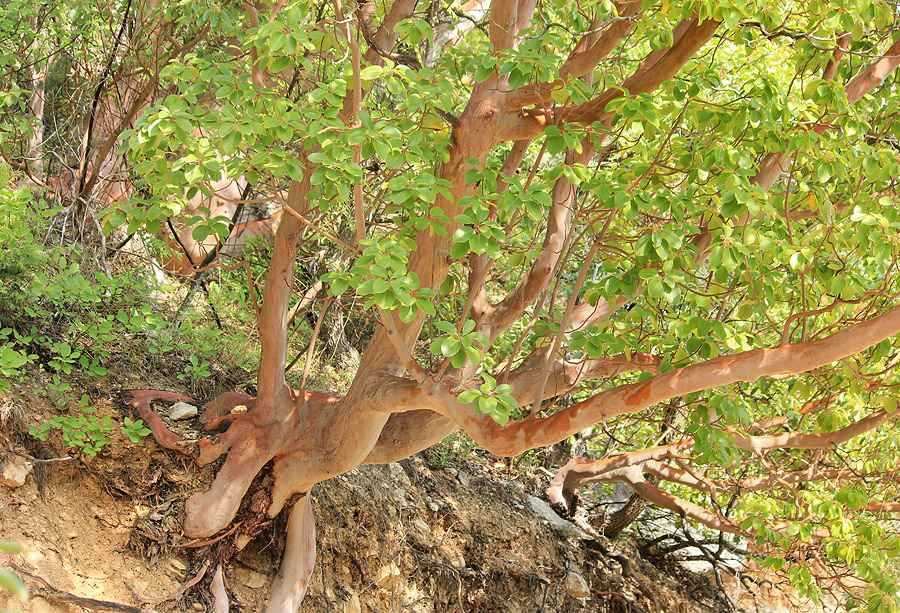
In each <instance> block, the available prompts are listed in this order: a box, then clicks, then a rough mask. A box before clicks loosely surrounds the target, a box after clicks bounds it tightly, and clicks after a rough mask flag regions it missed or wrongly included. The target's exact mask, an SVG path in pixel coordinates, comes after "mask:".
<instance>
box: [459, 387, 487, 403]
mask: <svg viewBox="0 0 900 613" xmlns="http://www.w3.org/2000/svg"><path fill="white" fill-rule="evenodd" d="M479 396H481V392H479V391H478V390H466V391H464V392H462V393H461V394H460V395H459V396H457V397H456V400H457V401H458V402H459V403H460V404H468V403H470V402H474V401H475V400H476V399H478V397H479Z"/></svg>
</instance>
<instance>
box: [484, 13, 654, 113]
mask: <svg viewBox="0 0 900 613" xmlns="http://www.w3.org/2000/svg"><path fill="white" fill-rule="evenodd" d="M640 8H641V3H640V2H625V3H623V4H621V5H620V6H619V7H618V10H619V15H624V17H619V18H617V19H614V20H612V21H611V23H610V24H609V25H608V26H607V27H606V28H605V29H604V30H602V32H601V33H600V34H599V36H598V35H597V32H590V33H588V34H586V35H584V36H583V37H582V39H581V40H580V41H579V42H578V44H577V45H576V46H575V49H574V50H573V51H572V53H571V55H569V58H568V59H567V60H566V61H565V62H564V63H563V65H562V66H561V67H560V69H559V78H558V79H555V80H553V81H548V82H544V83H535V84H532V85H523V86H522V87H518V88H516V89H514V90H512V91H510V92H508V93H507V94H505V95H504V97H503V99H502V101H501V104H502V106H503V109H504V110H505V111H507V112H515V111H518V110H519V109H521V108H522V107H525V106H528V105H530V104H545V103H547V101H549V99H550V96H551V94H552V92H553V90H555V89H559V88H560V87H562V86H563V85H565V83H566V80H567V79H568V78H570V77H571V78H576V79H578V78H581V77H583V76H584V75H586V74H587V73H588V72H590V71H591V70H593V69H594V68H595V67H596V66H597V64H599V63H600V62H601V61H602V60H603V59H604V58H605V57H606V56H608V55H609V54H610V53H611V52H612V50H613V49H615V48H616V45H618V44H619V43H620V42H621V41H622V40H623V39H624V38H625V37H626V36H628V34H629V33H630V32H631V29H632V28H633V27H634V25H635V23H637V17H638V15H639V14H640Z"/></svg>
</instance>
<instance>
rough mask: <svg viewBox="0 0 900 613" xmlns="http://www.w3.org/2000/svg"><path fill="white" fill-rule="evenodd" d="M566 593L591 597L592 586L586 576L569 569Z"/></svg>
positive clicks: (580, 596) (573, 596)
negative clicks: (585, 578)
mask: <svg viewBox="0 0 900 613" xmlns="http://www.w3.org/2000/svg"><path fill="white" fill-rule="evenodd" d="M566 593H567V594H568V595H569V596H571V597H572V598H590V597H591V587H590V586H589V585H588V582H587V581H585V580H584V577H582V576H581V575H579V574H578V573H573V572H571V571H569V573H568V574H567V575H566Z"/></svg>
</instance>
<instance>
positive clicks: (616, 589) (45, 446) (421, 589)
mask: <svg viewBox="0 0 900 613" xmlns="http://www.w3.org/2000/svg"><path fill="white" fill-rule="evenodd" d="M113 377H114V375H113V374H111V375H110V378H109V379H108V380H107V381H104V382H101V384H102V385H105V386H106V387H105V388H98V389H90V390H88V391H89V393H90V395H91V398H92V400H93V402H94V404H93V406H95V407H96V408H97V414H98V415H100V416H104V415H109V416H111V417H112V418H113V419H114V420H115V421H116V422H118V423H120V422H121V421H122V419H123V418H124V417H126V416H130V417H132V418H134V417H135V416H134V415H133V414H132V409H131V408H130V407H128V406H127V405H126V404H125V399H127V397H128V396H127V394H126V390H127V389H130V388H138V387H147V386H148V382H147V380H146V377H144V376H140V377H139V376H138V375H137V374H134V375H129V376H126V375H122V374H119V375H117V378H116V379H113ZM155 383H157V384H158V385H159V386H160V388H161V389H165V388H167V389H170V390H171V391H186V392H189V391H190V390H179V388H178V384H179V383H178V382H176V381H166V380H158V381H156V382H155ZM151 386H152V385H151ZM198 400H200V401H204V400H206V398H199V399H198ZM0 404H4V405H5V414H6V415H7V419H6V422H5V424H4V427H3V430H2V431H0V448H4V449H15V450H18V451H21V452H25V453H28V454H31V455H33V456H35V457H38V458H51V457H59V456H64V455H66V454H69V453H72V455H73V459H71V460H68V461H63V462H54V463H44V464H38V465H37V467H36V468H35V469H34V470H33V471H32V473H31V474H30V475H29V476H28V479H27V481H26V483H25V484H24V485H23V486H21V487H18V488H7V487H3V486H0V538H4V539H8V540H13V541H17V542H19V543H21V544H22V545H24V546H25V550H24V552H23V553H21V554H17V555H14V556H7V557H5V558H3V559H0V565H5V566H7V567H8V568H11V569H13V570H15V571H17V572H18V573H19V574H20V576H22V577H23V579H25V581H26V583H27V585H28V586H29V587H30V588H33V590H34V596H33V597H32V599H31V601H30V602H29V603H28V604H26V605H22V604H20V603H18V602H17V601H15V600H14V599H12V598H11V597H5V596H2V595H0V606H3V605H4V604H5V606H6V607H7V608H10V609H18V610H22V611H30V612H34V613H39V612H43V611H83V610H124V611H128V610H132V611H141V610H145V611H149V610H153V611H159V612H165V611H213V598H212V596H211V594H210V589H209V584H210V577H211V575H212V573H213V570H214V569H215V568H216V567H217V565H218V564H220V563H222V562H223V561H224V568H225V582H226V586H227V588H228V590H229V593H230V597H231V609H232V610H233V611H251V612H254V611H263V610H264V608H265V601H266V598H267V595H268V590H269V587H270V586H271V583H272V578H273V576H274V574H275V572H276V571H277V561H278V557H279V554H280V548H281V535H282V534H283V524H282V521H281V520H280V519H278V518H276V520H273V521H265V520H262V521H260V520H259V519H257V520H255V521H249V520H246V517H248V515H247V513H249V507H250V506H252V505H251V504H249V501H250V500H251V499H252V496H250V497H248V505H247V507H248V508H246V509H244V511H243V512H242V513H243V515H242V516H243V517H244V518H245V523H244V524H243V528H242V530H243V531H246V532H256V533H257V534H256V536H255V537H254V538H253V539H252V540H250V541H249V542H244V541H246V540H247V538H242V537H239V538H237V539H236V538H235V537H238V536H239V534H240V533H241V531H242V530H238V531H236V532H235V533H233V534H230V535H229V536H228V537H227V538H224V539H221V540H219V541H216V542H214V543H210V544H206V543H195V542H191V541H188V540H186V539H185V538H184V537H183V536H182V534H181V522H182V520H183V507H184V500H185V499H186V498H187V497H188V496H189V495H190V494H191V493H193V492H194V491H197V490H198V489H201V488H204V487H207V486H208V484H209V483H210V481H211V479H212V478H213V477H214V474H215V468H216V466H211V467H207V468H204V469H200V468H198V467H196V465H195V464H194V463H193V462H192V461H191V459H190V458H189V457H187V456H184V455H180V454H177V453H174V452H171V451H167V450H164V449H162V448H160V447H158V446H157V445H156V444H155V443H154V442H153V441H152V440H151V439H145V441H144V444H143V445H142V446H136V445H134V444H132V443H130V442H129V441H128V440H127V439H126V438H125V437H124V436H122V435H121V434H119V433H118V432H116V434H115V435H114V441H113V442H112V443H111V444H110V445H108V446H107V447H105V448H104V449H103V450H102V452H101V453H100V454H99V455H98V456H97V457H90V456H87V455H84V454H81V455H78V454H77V453H74V452H72V450H67V449H65V448H64V447H63V445H62V441H61V439H60V438H59V437H58V435H57V436H56V437H51V438H50V439H49V440H48V441H47V442H45V443H41V442H37V441H34V440H33V439H31V438H30V437H28V436H27V435H26V434H24V432H25V431H27V426H28V425H34V424H39V423H41V422H43V421H45V420H46V419H48V418H49V417H51V416H52V415H53V414H55V413H56V411H57V409H56V408H55V407H54V405H53V403H52V402H51V401H50V400H49V399H48V398H47V397H46V396H44V395H41V394H38V393H35V392H33V391H29V390H28V389H26V386H25V385H24V384H16V385H14V387H13V389H12V390H11V391H10V392H9V393H8V394H6V397H5V398H3V399H0ZM173 427H176V428H179V429H181V430H182V433H183V434H186V435H188V436H190V435H191V430H192V429H195V428H196V425H195V424H192V423H188V424H182V423H179V425H177V426H176V425H175V424H173ZM195 433H196V432H195ZM0 455H2V452H0ZM6 455H7V456H8V455H9V454H6ZM546 480H547V477H546V475H544V474H543V473H542V472H540V471H539V470H536V469H534V468H528V467H526V468H524V469H521V470H514V471H510V470H509V469H508V467H507V466H505V465H502V464H500V463H497V462H496V460H495V459H494V458H489V457H486V456H484V455H479V454H478V452H477V451H475V452H472V450H471V449H468V448H467V449H464V450H463V453H461V454H455V455H454V454H445V455H441V454H436V453H434V452H430V453H429V452H426V453H425V454H422V455H420V456H416V457H413V458H410V459H408V460H405V461H404V462H402V463H399V464H393V465H388V466H363V467H359V468H357V469H355V470H353V471H351V472H350V473H348V474H346V475H343V476H340V477H338V478H336V479H333V480H332V481H330V482H328V483H325V484H321V485H319V486H317V487H316V488H315V489H314V490H313V492H312V494H311V495H312V499H313V507H314V509H315V513H316V527H317V532H318V559H317V562H316V567H315V572H314V574H313V578H312V582H311V585H310V589H309V592H308V595H307V597H306V600H305V601H304V603H303V606H302V607H301V611H308V612H317V613H318V612H323V613H324V612H329V613H330V612H339V613H356V612H398V613H399V612H407V611H411V612H425V611H428V612H432V611H454V612H483V611H503V612H509V613H518V612H523V613H524V612H529V613H533V612H536V611H560V612H568V611H591V612H602V611H611V612H618V611H641V610H643V611H653V610H663V611H670V612H673V613H679V612H689V611H697V610H700V611H718V610H727V609H726V608H725V605H724V603H723V602H721V601H719V600H716V598H715V596H714V590H712V589H711V588H710V584H709V581H708V580H707V579H706V578H704V577H699V576H694V575H690V574H689V573H684V572H681V571H677V570H676V571H669V572H668V573H667V572H663V571H660V570H658V569H657V568H656V567H654V566H653V565H651V564H649V563H647V562H644V561H643V560H641V559H640V557H639V555H638V554H637V552H636V550H635V549H634V548H633V547H632V546H631V545H630V544H629V543H628V542H627V541H622V542H616V543H609V542H606V543H605V544H601V545H597V544H596V543H594V542H591V541H590V540H582V539H579V538H578V537H577V536H576V535H573V534H560V533H559V532H558V531H556V530H555V529H553V528H551V527H550V526H549V525H547V524H546V523H545V522H544V521H543V520H542V519H541V518H540V517H539V516H537V515H536V514H535V513H534V511H532V509H531V508H530V506H529V505H528V504H527V501H526V499H525V496H526V494H527V493H529V492H532V493H538V494H539V492H540V490H541V489H542V487H545V486H546ZM265 484H266V483H265V478H264V477H263V478H261V479H259V480H258V485H259V487H260V489H259V490H258V491H259V492H262V494H261V495H264V492H265ZM251 524H252V530H250V529H248V528H247V526H250V525H251ZM239 546H242V547H243V548H242V549H241V550H238V547H239ZM604 548H609V550H610V551H614V552H616V553H618V554H621V555H624V556H626V558H627V559H629V560H630V561H631V567H632V571H633V573H634V575H633V578H632V577H623V573H622V567H621V565H620V563H619V562H617V561H615V560H614V559H612V558H611V557H609V556H607V555H606V554H605V553H604V552H603V551H604ZM573 573H577V574H578V575H580V576H581V577H583V579H584V580H585V581H586V583H587V585H588V586H589V589H590V593H589V595H586V597H583V598H577V597H575V596H573V595H572V593H571V592H572V590H571V589H570V588H569V587H567V586H569V585H570V582H571V581H575V579H574V578H572V577H571V575H572V574H573ZM636 580H637V581H639V582H640V583H642V584H643V585H644V586H646V587H647V588H649V591H650V592H651V593H652V595H653V597H654V598H655V599H656V600H657V602H656V603H655V604H654V602H653V601H652V600H651V599H649V598H648V597H647V595H645V594H643V593H642V592H641V589H640V588H639V586H638V583H637V581H636ZM192 582H193V583H192ZM191 583H192V585H190V586H189V587H185V586H186V585H187V584H191ZM72 595H74V596H77V597H81V598H92V599H97V600H102V601H107V604H106V605H102V604H97V603H94V604H93V605H91V606H90V607H87V608H85V607H83V606H81V605H76V604H70V603H71V601H72V598H71V596H72ZM66 601H68V603H67V602H66ZM81 602H82V603H83V602H84V601H81ZM114 605H118V606H119V608H118V609H114V608H109V607H113V606H114ZM104 607H106V608H104ZM129 607H130V608H129Z"/></svg>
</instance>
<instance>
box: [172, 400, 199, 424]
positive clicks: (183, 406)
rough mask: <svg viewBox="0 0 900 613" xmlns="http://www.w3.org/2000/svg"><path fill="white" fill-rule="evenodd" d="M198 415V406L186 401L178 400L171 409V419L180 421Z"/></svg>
mask: <svg viewBox="0 0 900 613" xmlns="http://www.w3.org/2000/svg"><path fill="white" fill-rule="evenodd" d="M196 416H197V407H195V406H194V405H192V404H188V403H186V402H176V403H175V404H173V405H172V406H171V408H170V409H169V419H171V420H173V421H180V420H182V419H190V418H191V417H196Z"/></svg>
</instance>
